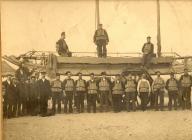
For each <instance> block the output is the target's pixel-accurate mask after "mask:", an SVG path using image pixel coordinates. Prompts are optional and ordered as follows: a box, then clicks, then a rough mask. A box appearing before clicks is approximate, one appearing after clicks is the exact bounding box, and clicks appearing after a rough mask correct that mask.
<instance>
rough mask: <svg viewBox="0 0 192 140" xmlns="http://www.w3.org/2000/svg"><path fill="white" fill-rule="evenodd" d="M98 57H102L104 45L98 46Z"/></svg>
mask: <svg viewBox="0 0 192 140" xmlns="http://www.w3.org/2000/svg"><path fill="white" fill-rule="evenodd" d="M97 56H98V57H102V45H101V44H100V43H99V44H97Z"/></svg>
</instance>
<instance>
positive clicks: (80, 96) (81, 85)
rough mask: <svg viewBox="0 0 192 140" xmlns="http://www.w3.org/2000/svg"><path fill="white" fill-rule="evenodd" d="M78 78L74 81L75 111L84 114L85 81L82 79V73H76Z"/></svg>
mask: <svg viewBox="0 0 192 140" xmlns="http://www.w3.org/2000/svg"><path fill="white" fill-rule="evenodd" d="M78 76H79V78H78V79H77V80H76V81H75V91H76V93H75V100H76V105H77V111H78V112H79V113H82V112H84V99H85V95H86V91H87V86H86V81H85V80H84V79H83V78H82V73H81V72H79V73H78Z"/></svg>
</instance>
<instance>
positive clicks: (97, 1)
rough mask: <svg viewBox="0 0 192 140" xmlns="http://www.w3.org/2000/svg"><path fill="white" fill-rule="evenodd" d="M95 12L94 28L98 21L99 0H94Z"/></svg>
mask: <svg viewBox="0 0 192 140" xmlns="http://www.w3.org/2000/svg"><path fill="white" fill-rule="evenodd" d="M95 3H96V4H95V6H96V7H95V13H96V28H98V25H99V23H100V15H99V0H95Z"/></svg>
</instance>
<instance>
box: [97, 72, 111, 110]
mask: <svg viewBox="0 0 192 140" xmlns="http://www.w3.org/2000/svg"><path fill="white" fill-rule="evenodd" d="M101 75H102V78H101V80H100V81H99V91H100V92H99V93H100V111H101V112H103V111H105V112H106V111H108V107H109V93H110V87H111V82H110V80H109V79H107V78H106V75H107V74H106V72H102V73H101Z"/></svg>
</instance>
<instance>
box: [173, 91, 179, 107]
mask: <svg viewBox="0 0 192 140" xmlns="http://www.w3.org/2000/svg"><path fill="white" fill-rule="evenodd" d="M177 95H178V93H177V91H174V92H173V100H174V109H175V110H177Z"/></svg>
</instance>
